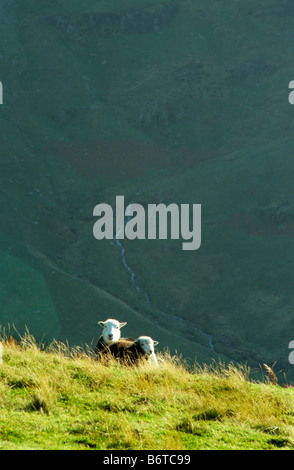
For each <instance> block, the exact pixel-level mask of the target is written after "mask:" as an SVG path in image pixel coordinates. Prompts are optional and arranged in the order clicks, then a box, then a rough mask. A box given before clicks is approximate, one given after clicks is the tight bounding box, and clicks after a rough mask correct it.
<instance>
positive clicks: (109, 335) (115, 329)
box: [98, 318, 127, 344]
mask: <svg viewBox="0 0 294 470" xmlns="http://www.w3.org/2000/svg"><path fill="white" fill-rule="evenodd" d="M98 324H99V325H100V326H102V328H103V331H102V337H103V339H104V341H105V343H106V344H111V343H113V342H114V341H118V340H119V339H120V330H121V328H122V327H123V326H125V325H126V324H127V322H122V323H120V322H119V321H117V320H113V319H112V318H109V319H108V320H105V321H99V322H98Z"/></svg>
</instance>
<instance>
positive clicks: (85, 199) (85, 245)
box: [0, 0, 294, 383]
mask: <svg viewBox="0 0 294 470" xmlns="http://www.w3.org/2000/svg"><path fill="white" fill-rule="evenodd" d="M0 11H1V17H2V22H1V26H0V40H1V44H2V47H1V54H0V60H1V67H0V70H1V73H0V80H1V82H2V83H3V89H4V104H3V105H1V106H0V124H1V141H0V164H1V173H0V179H1V197H0V210H1V216H2V225H1V229H0V265H1V271H0V296H1V302H2V308H1V313H0V324H1V325H2V326H3V327H5V328H8V325H10V326H11V328H12V329H13V327H12V325H14V326H15V330H16V331H17V332H18V333H19V334H23V332H24V331H25V329H26V327H28V329H29V331H30V332H31V333H32V334H33V335H34V336H35V337H36V338H38V339H41V338H42V339H43V340H46V341H48V342H50V341H52V339H53V338H56V339H57V340H61V341H65V340H68V341H69V343H70V344H71V345H81V344H85V343H86V344H89V345H92V344H93V343H94V342H95V341H96V339H97V337H98V336H99V334H100V329H99V327H98V326H97V321H99V320H105V319H106V318H109V317H113V318H117V319H118V320H120V321H127V322H128V325H127V326H126V327H125V331H124V333H126V334H127V335H131V336H139V335H141V334H147V335H150V336H152V337H154V339H156V340H158V341H159V343H160V344H159V349H160V350H161V351H164V350H165V349H166V348H168V349H169V350H170V351H171V354H174V353H175V351H177V352H178V353H179V354H182V355H183V356H184V357H186V358H191V360H192V361H194V360H195V358H197V361H199V362H200V363H202V364H203V363H210V362H211V361H212V360H213V359H215V360H218V358H221V359H222V360H223V361H226V362H228V361H237V362H238V363H246V364H249V365H250V367H252V368H253V369H255V370H259V364H261V363H266V364H270V365H273V364H275V370H276V371H277V373H279V374H280V376H281V377H284V376H285V375H286V378H287V380H288V381H289V382H290V383H292V382H293V380H294V372H293V366H291V365H290V364H289V361H288V354H289V350H288V345H289V342H290V341H291V340H293V339H294V324H293V322H294V317H293V311H294V296H293V280H294V279H293V269H292V260H293V255H294V241H293V235H294V199H293V176H292V175H293V169H294V168H293V167H294V163H293V161H294V160H293V155H294V138H293V122H294V109H293V107H291V106H290V104H289V102H288V93H289V90H288V83H289V82H290V80H291V79H293V61H294V56H293V48H292V46H291V44H292V38H293V21H294V20H293V15H292V13H293V3H292V2H291V1H290V0H282V1H281V0H259V1H258V2H256V1H253V0H247V1H246V2H243V1H241V0H226V1H224V0H221V1H220V0H211V1H210V2H195V1H192V0H181V1H180V2H170V1H159V2H153V1H145V0H137V1H136V2H132V1H130V0H120V1H115V0H107V1H102V0H99V1H98V2H97V1H94V0H87V1H84V2H83V3H82V4H81V2H77V1H75V0H66V1H65V0H62V1H59V2H58V5H57V4H56V2H50V1H47V2H36V1H33V0H26V1H25V2H16V1H8V0H4V1H3V2H2V3H1V7H0ZM116 195H124V196H125V200H126V202H127V203H131V202H137V203H140V204H142V205H143V206H144V207H146V205H147V204H149V203H155V204H158V203H160V202H162V203H165V204H169V203H171V202H174V203H176V204H182V203H186V204H201V205H202V244H201V248H200V249H199V250H197V251H195V252H185V251H183V250H182V249H181V240H134V241H129V240H124V241H123V243H122V245H121V246H119V245H118V244H117V243H116V242H115V240H113V241H112V240H111V241H109V240H103V241H97V240H96V239H95V238H94V236H93V225H94V218H93V209H94V207H95V205H96V204H98V203H100V202H105V203H108V204H111V205H112V206H113V205H114V203H115V197H116Z"/></svg>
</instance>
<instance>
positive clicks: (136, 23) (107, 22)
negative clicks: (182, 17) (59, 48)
mask: <svg viewBox="0 0 294 470" xmlns="http://www.w3.org/2000/svg"><path fill="white" fill-rule="evenodd" d="M178 11H179V6H178V5H177V4H176V3H173V2H162V3H159V4H153V5H149V6H145V7H142V8H128V9H125V10H121V11H120V12H119V13H112V12H97V11H96V12H95V11H92V12H88V13H84V14H82V15H78V16H77V15H72V16H66V17H64V16H58V17H50V18H47V20H48V21H49V22H51V23H52V24H54V25H55V27H56V28H57V29H58V30H59V31H60V32H61V33H63V34H65V35H69V36H74V35H78V34H79V33H81V32H82V31H86V32H97V33H99V34H100V35H109V34H114V33H126V34H148V33H158V32H161V31H163V30H164V28H166V27H167V26H168V25H169V24H170V23H171V21H172V20H173V19H174V18H175V16H176V15H177V13H178Z"/></svg>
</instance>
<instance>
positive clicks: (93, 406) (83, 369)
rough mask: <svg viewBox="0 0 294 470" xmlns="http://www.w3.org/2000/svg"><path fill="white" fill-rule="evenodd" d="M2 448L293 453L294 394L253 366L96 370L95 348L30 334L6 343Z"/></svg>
mask: <svg viewBox="0 0 294 470" xmlns="http://www.w3.org/2000/svg"><path fill="white" fill-rule="evenodd" d="M3 346H4V347H3V349H4V354H3V364H2V365H1V367H0V448H1V449H145V450H148V449H174V450H175V449H275V448H281V447H282V448H286V449H289V448H293V442H294V436H293V424H294V419H293V416H294V404H293V390H292V389H285V388H282V387H280V386H278V385H273V384H271V383H262V382H259V383H252V382H250V380H249V371H248V369H247V368H246V367H243V366H233V365H229V366H227V367H225V366H224V365H222V364H215V365H213V366H210V367H208V366H203V367H200V366H199V365H197V364H195V365H193V366H191V365H187V364H186V363H185V361H183V360H182V359H181V358H179V357H176V356H175V357H171V356H170V355H169V354H168V353H166V354H162V355H159V364H160V365H159V367H158V368H156V367H154V366H150V365H142V366H139V367H136V368H131V367H129V368H128V367H122V366H120V365H119V364H116V363H115V362H112V363H107V364H101V363H98V362H97V361H95V359H94V358H93V355H92V354H91V350H90V349H89V348H85V349H82V348H69V346H68V345H65V344H62V343H57V342H53V343H52V344H50V345H49V346H48V347H46V348H44V347H43V346H42V345H38V344H37V343H36V341H35V340H34V338H32V337H31V336H30V335H29V334H27V335H25V337H24V338H22V339H21V341H20V343H19V344H15V343H14V342H11V341H6V342H5V341H4V343H3Z"/></svg>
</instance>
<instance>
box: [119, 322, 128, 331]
mask: <svg viewBox="0 0 294 470" xmlns="http://www.w3.org/2000/svg"><path fill="white" fill-rule="evenodd" d="M126 324H127V322H126V321H125V322H122V323H120V324H119V329H121V328H122V327H123V326H125V325H126Z"/></svg>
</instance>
